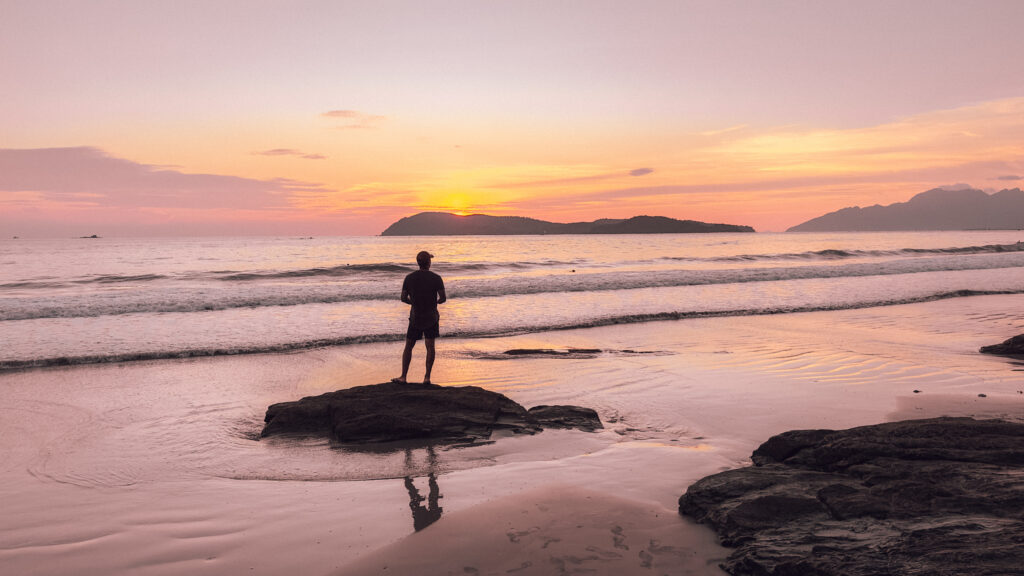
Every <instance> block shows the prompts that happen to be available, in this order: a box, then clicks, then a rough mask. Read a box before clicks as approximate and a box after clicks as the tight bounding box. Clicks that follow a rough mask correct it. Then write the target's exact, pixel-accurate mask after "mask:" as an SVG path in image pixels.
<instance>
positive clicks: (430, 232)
mask: <svg viewBox="0 0 1024 576" xmlns="http://www.w3.org/2000/svg"><path fill="white" fill-rule="evenodd" d="M753 231H754V229H753V228H751V227H750V226H739V225H735V224H709V223H707V222H698V221H696V220H676V219H675V218H667V217H665V216H634V217H632V218H627V219H612V218H602V219H600V220H594V221H593V222H569V223H560V222H548V221H546V220H537V219H534V218H525V217H523V216H490V215H487V214H470V215H468V216H459V215H458V214H450V213H447V212H420V213H419V214H413V215H412V216H406V217H405V218H402V219H400V220H398V221H397V222H395V223H393V224H391V225H390V226H388V227H387V229H385V230H384V231H383V232H381V236H460V235H522V234H693V233H703V232H753Z"/></svg>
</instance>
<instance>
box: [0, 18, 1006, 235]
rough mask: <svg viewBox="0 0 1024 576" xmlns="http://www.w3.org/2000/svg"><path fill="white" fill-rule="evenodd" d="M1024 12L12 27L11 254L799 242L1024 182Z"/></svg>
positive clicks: (8, 97) (40, 22)
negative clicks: (540, 223) (42, 243)
mask: <svg viewBox="0 0 1024 576" xmlns="http://www.w3.org/2000/svg"><path fill="white" fill-rule="evenodd" d="M1022 25H1024V2H1021V1H1019V0H1005V1H996V0H972V1H970V2H965V1H956V2H952V1H946V0H907V1H899V0H887V1H884V2H876V1H873V0H860V1H857V2H849V1H841V2H840V1H829V0H816V1H810V0H808V1H786V0H779V1H753V0H751V1H742V2H740V1H731V0H707V1H690V0H667V1H653V0H630V1H628V2H627V1H617V2H610V1H604V0H584V1H558V0H543V1H532V0H516V1H510V2H506V1H493V2H488V1H480V0H474V1H422V0H417V1H388V0H375V1H373V2H365V1H358V2H350V1H347V0H313V1H301V0H297V1H288V2H286V1H283V0H282V1H276V2H269V1H260V0H244V1H235V0H230V1H216V0H202V1H192V0H177V1H174V2H169V1H161V2H158V1H150V0H127V1H104V0H92V1H89V2H81V1H74V0H68V1H63V2H57V1H48V0H0V236H8V237H9V236H11V235H18V236H22V237H32V236H78V235H89V234H99V235H103V236H146V235H161V236H162V235H211V234H213V235H223V234H230V235H260V234H271V235H275V234H295V235H368V234H369V235H372V234H379V233H380V232H381V231H382V230H383V229H384V228H386V227H387V226H388V224H390V223H391V222H393V221H395V220H397V219H398V218H400V217H403V216H408V215H411V214H414V213H417V212H421V211H447V212H456V213H460V214H469V213H485V214H494V215H518V216H529V217H533V218H541V219H545V220H552V221H558V222H571V221H583V220H593V219H596V218H628V217H630V216H635V215H640V214H647V215H661V216H669V217H674V218H682V219H692V220H702V221H706V222H724V223H731V224H744V225H750V226H754V227H755V228H756V229H757V230H759V231H781V230H785V229H786V228H788V227H789V226H793V225H796V224H799V223H800V222H803V221H805V220H807V219H810V218H813V217H816V216H819V215H821V214H823V213H825V212H830V211H833V210H837V209H840V208H843V207H847V206H868V205H873V204H890V203H893V202H902V201H906V200H907V199H909V198H910V197H911V196H913V195H914V194H916V193H919V192H923V191H925V190H928V189H931V188H936V187H940V186H949V185H956V184H960V183H967V184H970V185H971V186H973V187H976V188H981V189H985V190H990V191H994V190H999V189H1002V188H1013V187H1018V186H1020V185H1021V182H1020V181H1021V180H1022V179H1024V58H1021V57H1020V54H1021V45H1020V36H1021V29H1022Z"/></svg>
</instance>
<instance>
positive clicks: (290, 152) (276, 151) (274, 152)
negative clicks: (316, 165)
mask: <svg viewBox="0 0 1024 576" xmlns="http://www.w3.org/2000/svg"><path fill="white" fill-rule="evenodd" d="M253 154H254V155H256V156H295V157H297V158H303V159H306V160H326V159H327V156H324V155H323V154H307V153H306V152H302V151H300V150H296V149H294V148H272V149H270V150H262V151H259V152H253Z"/></svg>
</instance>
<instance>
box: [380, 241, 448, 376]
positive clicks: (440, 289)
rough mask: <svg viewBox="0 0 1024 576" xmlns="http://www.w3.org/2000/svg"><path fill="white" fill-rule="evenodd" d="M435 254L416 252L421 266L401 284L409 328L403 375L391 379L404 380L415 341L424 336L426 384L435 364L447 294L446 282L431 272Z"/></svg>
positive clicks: (403, 357) (404, 353)
mask: <svg viewBox="0 0 1024 576" xmlns="http://www.w3.org/2000/svg"><path fill="white" fill-rule="evenodd" d="M433 257H434V256H433V255H432V254H430V253H429V252H425V251H424V252H420V253H419V254H417V255H416V263H417V264H419V266H420V269H419V270H417V271H415V272H412V273H411V274H409V275H408V276H406V277H405V282H403V283H402V302H405V303H406V304H410V305H411V306H412V310H411V311H410V312H409V329H408V330H407V331H406V333H405V350H404V351H403V352H402V375H401V376H399V377H398V378H392V379H391V381H392V382H405V381H406V376H408V374H409V364H410V363H411V362H412V349H413V347H414V346H416V341H417V340H419V339H420V338H423V344H424V345H425V346H426V347H427V371H426V374H425V375H424V376H423V383H424V384H430V370H431V369H432V368H433V367H434V339H435V338H437V337H438V336H439V335H440V330H439V328H440V326H439V320H440V318H441V317H440V315H439V314H438V313H437V305H438V304H441V303H443V302H444V301H445V300H447V299H448V297H447V296H446V295H445V293H444V281H443V280H441V277H440V276H438V275H437V274H434V273H433V272H431V271H430V260H431V258H433Z"/></svg>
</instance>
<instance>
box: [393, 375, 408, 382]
mask: <svg viewBox="0 0 1024 576" xmlns="http://www.w3.org/2000/svg"><path fill="white" fill-rule="evenodd" d="M391 381H392V382H394V383H395V384H405V383H406V382H405V376H398V377H396V378H392V379H391Z"/></svg>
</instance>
